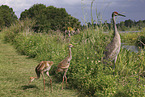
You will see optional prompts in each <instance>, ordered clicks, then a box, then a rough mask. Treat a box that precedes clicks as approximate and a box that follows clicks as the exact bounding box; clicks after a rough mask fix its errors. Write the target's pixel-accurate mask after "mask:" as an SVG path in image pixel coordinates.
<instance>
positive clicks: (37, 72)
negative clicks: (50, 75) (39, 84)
mask: <svg viewBox="0 0 145 97" xmlns="http://www.w3.org/2000/svg"><path fill="white" fill-rule="evenodd" d="M36 74H37V77H30V81H29V83H28V85H29V84H30V83H31V82H32V81H33V80H34V79H39V78H40V71H38V70H36Z"/></svg>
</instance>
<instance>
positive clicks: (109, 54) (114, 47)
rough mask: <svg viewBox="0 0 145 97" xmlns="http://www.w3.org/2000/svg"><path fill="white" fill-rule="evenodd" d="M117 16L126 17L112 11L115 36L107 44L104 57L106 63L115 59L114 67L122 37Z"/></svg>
mask: <svg viewBox="0 0 145 97" xmlns="http://www.w3.org/2000/svg"><path fill="white" fill-rule="evenodd" d="M115 16H123V17H125V15H122V14H119V13H118V12H116V11H115V12H113V13H112V20H113V28H114V37H113V39H112V41H111V42H110V43H109V44H108V45H107V47H106V50H105V51H104V54H105V56H104V58H103V61H104V63H106V62H107V61H114V68H115V63H116V60H117V55H118V54H119V52H120V47H121V39H120V35H119V32H118V31H117V26H116V21H115ZM113 74H114V73H113Z"/></svg>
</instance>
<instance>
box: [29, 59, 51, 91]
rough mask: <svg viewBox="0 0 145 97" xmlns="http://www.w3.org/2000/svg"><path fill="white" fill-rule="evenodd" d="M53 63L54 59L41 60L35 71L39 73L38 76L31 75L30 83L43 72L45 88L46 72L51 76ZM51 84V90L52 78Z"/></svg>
mask: <svg viewBox="0 0 145 97" xmlns="http://www.w3.org/2000/svg"><path fill="white" fill-rule="evenodd" d="M52 65H53V61H41V62H40V63H39V64H38V65H37V66H36V68H35V72H36V74H37V77H30V81H29V84H30V83H31V82H32V81H33V80H34V79H39V78H40V74H42V77H43V84H44V90H45V77H44V74H43V73H44V72H46V74H47V75H48V77H49V78H50V76H49V70H50V68H51V66H52ZM50 85H51V91H52V79H51V78H50Z"/></svg>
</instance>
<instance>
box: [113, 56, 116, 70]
mask: <svg viewBox="0 0 145 97" xmlns="http://www.w3.org/2000/svg"><path fill="white" fill-rule="evenodd" d="M116 61H117V56H116V57H115V59H114V67H113V69H115V63H116Z"/></svg>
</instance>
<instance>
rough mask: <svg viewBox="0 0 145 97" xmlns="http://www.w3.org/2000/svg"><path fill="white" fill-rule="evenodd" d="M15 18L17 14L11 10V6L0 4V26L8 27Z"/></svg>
mask: <svg viewBox="0 0 145 97" xmlns="http://www.w3.org/2000/svg"><path fill="white" fill-rule="evenodd" d="M16 20H17V16H16V15H15V13H14V12H13V9H12V8H9V6H7V5H2V6H0V26H1V27H3V26H6V27H9V26H10V25H11V24H12V23H13V22H15V21H16Z"/></svg>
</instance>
